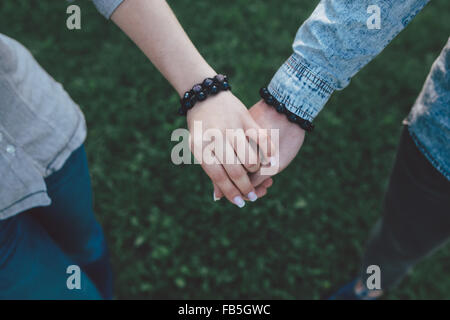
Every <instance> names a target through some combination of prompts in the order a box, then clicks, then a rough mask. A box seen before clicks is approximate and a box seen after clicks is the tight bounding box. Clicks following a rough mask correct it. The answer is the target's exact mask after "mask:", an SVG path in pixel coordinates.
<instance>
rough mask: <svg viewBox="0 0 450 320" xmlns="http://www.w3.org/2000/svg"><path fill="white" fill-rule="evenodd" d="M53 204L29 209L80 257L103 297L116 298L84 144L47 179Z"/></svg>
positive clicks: (74, 256) (69, 251) (66, 249)
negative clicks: (94, 201) (96, 211)
mask: <svg viewBox="0 0 450 320" xmlns="http://www.w3.org/2000/svg"><path fill="white" fill-rule="evenodd" d="M45 182H46V184H47V192H48V195H49V197H50V198H51V199H52V204H51V205H50V206H49V207H40V208H36V209H33V210H32V211H31V212H29V214H30V215H32V216H33V218H34V219H36V220H37V221H38V222H39V223H40V224H41V225H42V226H43V227H44V228H45V230H46V231H47V232H48V234H49V235H50V236H51V237H52V238H53V239H54V240H55V242H56V243H58V245H59V246H60V247H61V248H62V249H63V251H64V252H65V253H67V254H68V255H69V256H70V257H71V258H72V259H73V260H74V261H76V262H77V263H78V264H79V266H80V267H81V268H82V270H83V271H84V272H86V273H87V275H88V276H89V278H90V279H91V280H92V281H93V282H94V284H95V285H96V287H97V288H98V290H99V291H100V293H101V294H102V296H103V298H105V299H112V294H113V293H112V290H113V288H112V269H111V265H110V263H109V255H108V249H107V245H106V241H105V237H104V234H103V230H102V228H101V226H100V224H99V223H98V221H97V220H96V218H95V214H94V211H93V197H92V187H91V179H90V176H89V168H88V162H87V157H86V152H85V150H84V147H83V146H81V147H80V148H78V149H77V150H75V151H74V152H73V154H72V155H71V156H70V158H69V159H68V160H67V161H66V163H65V164H64V166H63V168H61V170H59V171H57V172H55V173H53V174H52V175H51V176H49V177H48V178H47V179H45Z"/></svg>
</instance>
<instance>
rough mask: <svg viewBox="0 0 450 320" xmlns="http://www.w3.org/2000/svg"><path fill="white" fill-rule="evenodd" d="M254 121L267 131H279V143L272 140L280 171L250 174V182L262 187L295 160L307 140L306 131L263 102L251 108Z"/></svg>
mask: <svg viewBox="0 0 450 320" xmlns="http://www.w3.org/2000/svg"><path fill="white" fill-rule="evenodd" d="M250 114H251V115H252V117H253V119H254V120H255V121H256V122H257V123H258V124H259V125H260V126H261V127H263V128H265V129H278V130H279V135H278V136H279V141H274V139H273V140H272V143H273V144H275V148H276V150H277V151H278V153H279V163H278V171H277V172H275V173H273V174H271V175H264V174H262V173H261V170H258V171H257V172H255V173H252V174H250V181H251V182H252V184H253V185H254V186H259V185H261V184H262V183H263V182H264V181H265V180H267V179H269V178H270V176H273V175H275V174H278V173H280V172H281V171H283V170H284V169H285V168H286V167H287V166H288V165H289V163H291V161H292V160H293V159H294V158H295V156H296V155H297V153H298V152H299V151H300V148H301V147H302V145H303V141H304V140H305V130H303V129H302V128H300V127H299V126H298V125H297V124H295V123H292V122H290V121H289V120H288V119H287V117H286V115H284V114H280V113H278V112H277V111H276V110H275V108H273V107H272V106H269V105H267V104H266V103H265V102H264V101H263V100H260V101H258V102H257V103H256V104H255V105H254V106H253V107H251V108H250Z"/></svg>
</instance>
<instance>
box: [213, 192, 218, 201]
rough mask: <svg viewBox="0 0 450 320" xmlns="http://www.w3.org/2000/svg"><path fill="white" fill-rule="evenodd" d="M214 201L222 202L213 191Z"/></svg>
mask: <svg viewBox="0 0 450 320" xmlns="http://www.w3.org/2000/svg"><path fill="white" fill-rule="evenodd" d="M213 200H214V201H217V200H220V198H218V197H216V193H215V192H214V191H213Z"/></svg>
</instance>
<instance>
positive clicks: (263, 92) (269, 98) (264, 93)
mask: <svg viewBox="0 0 450 320" xmlns="http://www.w3.org/2000/svg"><path fill="white" fill-rule="evenodd" d="M259 95H260V96H261V98H263V100H264V102H265V103H267V104H268V105H271V106H273V107H274V108H275V109H276V110H277V112H279V113H284V114H285V115H286V116H287V118H288V120H289V121H290V122H294V123H296V124H298V125H299V126H300V128H302V129H303V130H305V131H308V132H311V131H313V130H314V125H313V124H312V123H311V122H310V121H308V120H305V119H302V118H300V117H299V116H297V115H296V114H294V113H292V112H291V111H289V110H288V109H287V108H286V106H285V105H284V104H283V103H281V102H279V101H278V100H277V99H275V97H274V96H273V95H272V94H270V92H269V90H268V89H267V88H261V89H260V90H259Z"/></svg>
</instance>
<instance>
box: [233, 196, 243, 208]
mask: <svg viewBox="0 0 450 320" xmlns="http://www.w3.org/2000/svg"><path fill="white" fill-rule="evenodd" d="M233 202H234V204H235V205H237V206H238V207H239V208H242V207H243V206H245V201H244V199H242V198H241V197H240V196H237V197H234V199H233Z"/></svg>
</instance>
